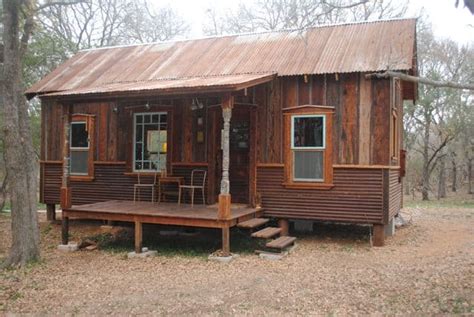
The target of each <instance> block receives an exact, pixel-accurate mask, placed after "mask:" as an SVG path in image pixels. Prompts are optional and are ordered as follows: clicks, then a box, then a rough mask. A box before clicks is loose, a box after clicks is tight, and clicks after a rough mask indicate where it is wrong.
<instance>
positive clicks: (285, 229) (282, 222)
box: [278, 219, 290, 236]
mask: <svg viewBox="0 0 474 317" xmlns="http://www.w3.org/2000/svg"><path fill="white" fill-rule="evenodd" d="M278 226H279V227H280V229H281V233H280V235H281V236H288V235H289V234H290V224H289V222H288V219H278Z"/></svg>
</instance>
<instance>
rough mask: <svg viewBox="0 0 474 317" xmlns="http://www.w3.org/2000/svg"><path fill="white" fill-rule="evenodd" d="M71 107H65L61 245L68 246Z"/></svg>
mask: <svg viewBox="0 0 474 317" xmlns="http://www.w3.org/2000/svg"><path fill="white" fill-rule="evenodd" d="M71 108H72V106H71V105H63V176H62V181H61V197H60V204H61V209H62V211H61V218H62V219H61V222H62V226H61V243H62V244H64V245H67V244H68V240H69V239H68V238H69V237H68V236H69V218H68V217H66V216H65V212H64V209H67V208H70V207H71V205H72V202H71V201H72V196H71V188H70V187H69V164H70V153H69V137H70V129H71V113H72V109H71Z"/></svg>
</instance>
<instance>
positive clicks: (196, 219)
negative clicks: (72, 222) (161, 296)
mask: <svg viewBox="0 0 474 317" xmlns="http://www.w3.org/2000/svg"><path fill="white" fill-rule="evenodd" d="M262 213H263V209H255V208H249V207H246V206H242V205H232V206H231V215H230V217H229V218H226V219H219V217H218V207H217V205H213V206H207V205H194V206H193V207H191V205H188V204H181V205H178V204H176V203H153V202H144V201H137V202H133V201H126V200H110V201H104V202H98V203H93V204H86V205H75V206H72V207H70V208H65V209H63V211H62V216H63V217H62V243H63V244H67V243H68V236H69V218H81V219H99V220H112V221H127V222H134V223H135V252H137V253H140V252H141V250H142V224H143V223H151V224H162V225H177V226H188V227H201V228H219V229H222V244H223V250H228V249H229V248H230V241H229V239H230V237H229V228H231V227H233V226H235V225H237V224H238V223H239V222H242V221H246V220H249V219H251V218H255V217H258V216H259V215H261V214H262Z"/></svg>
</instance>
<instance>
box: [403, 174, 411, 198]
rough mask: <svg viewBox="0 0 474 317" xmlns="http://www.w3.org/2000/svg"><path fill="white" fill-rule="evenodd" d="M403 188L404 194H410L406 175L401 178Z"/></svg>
mask: <svg viewBox="0 0 474 317" xmlns="http://www.w3.org/2000/svg"><path fill="white" fill-rule="evenodd" d="M403 188H404V191H405V195H406V196H408V195H410V182H409V181H408V179H407V177H405V179H404V180H403Z"/></svg>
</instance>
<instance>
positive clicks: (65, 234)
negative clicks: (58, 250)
mask: <svg viewBox="0 0 474 317" xmlns="http://www.w3.org/2000/svg"><path fill="white" fill-rule="evenodd" d="M68 242H69V218H68V217H65V216H64V215H63V217H62V219H61V243H62V244H63V245H67V244H68Z"/></svg>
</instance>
